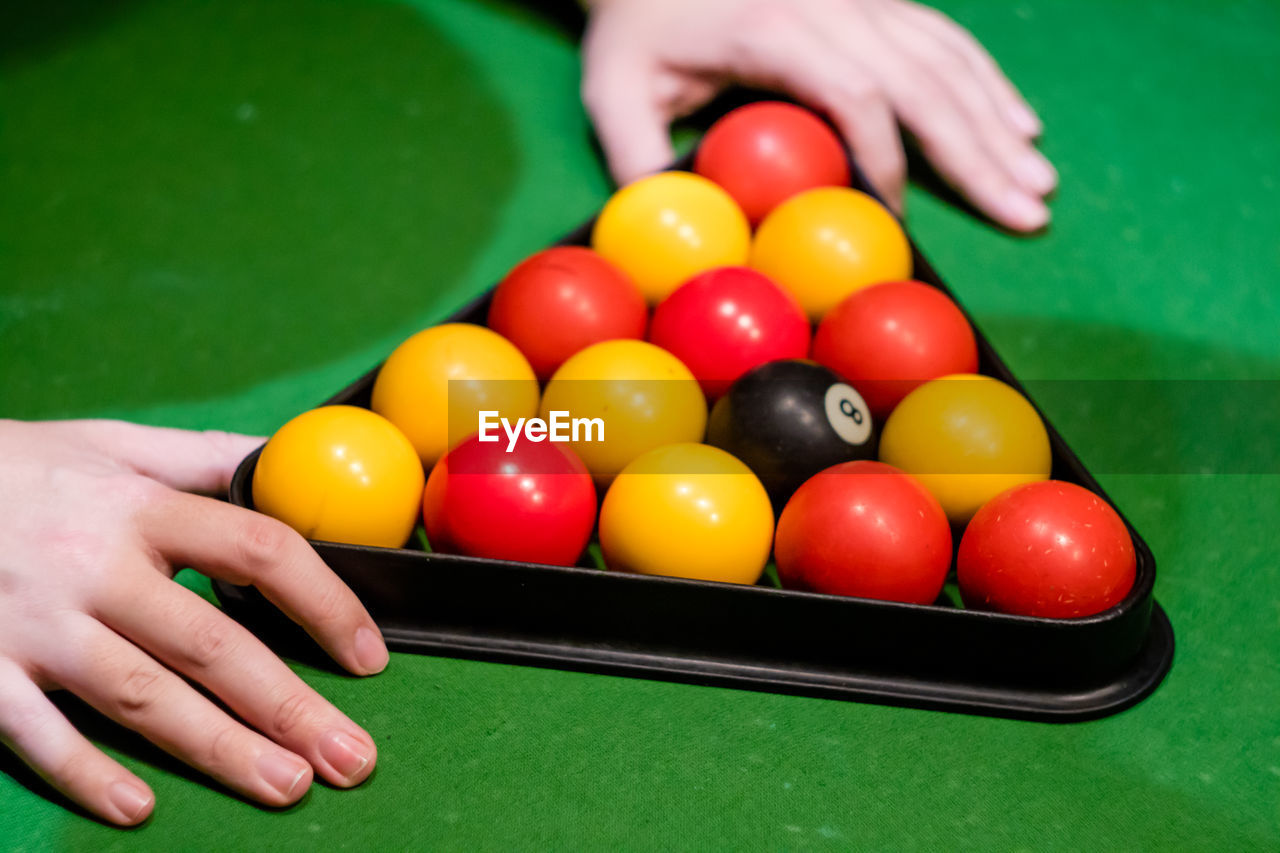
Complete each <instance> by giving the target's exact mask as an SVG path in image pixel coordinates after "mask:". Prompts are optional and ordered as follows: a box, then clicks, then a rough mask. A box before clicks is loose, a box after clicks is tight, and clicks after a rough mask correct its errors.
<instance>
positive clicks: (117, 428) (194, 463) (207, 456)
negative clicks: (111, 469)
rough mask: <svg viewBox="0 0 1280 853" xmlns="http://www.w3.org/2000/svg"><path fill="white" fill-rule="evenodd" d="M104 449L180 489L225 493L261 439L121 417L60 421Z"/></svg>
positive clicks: (133, 467) (105, 451) (131, 466)
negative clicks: (242, 463)
mask: <svg viewBox="0 0 1280 853" xmlns="http://www.w3.org/2000/svg"><path fill="white" fill-rule="evenodd" d="M59 428H67V429H74V430H77V431H78V432H79V434H80V435H81V436H82V437H83V438H84V439H85V440H86V441H87V442H89V443H90V444H92V445H93V446H95V447H97V448H98V449H99V450H101V451H102V452H104V453H106V454H108V455H109V456H112V457H114V458H116V459H119V460H120V461H121V462H123V463H124V464H126V465H128V466H129V467H130V468H132V469H133V470H134V471H136V472H137V473H139V474H141V475H143V476H144V477H150V478H151V479H153V480H159V481H160V482H161V483H164V484H165V485H167V486H170V487H172V488H175V489H180V490H182V491H184V492H201V493H203V494H209V495H216V494H223V493H225V492H226V490H227V487H228V486H229V485H230V484H231V476H232V475H233V474H234V473H235V471H236V467H237V466H239V464H240V463H241V461H243V460H244V458H245V457H246V456H248V455H249V454H250V453H252V452H253V451H254V450H256V449H257V448H259V447H261V446H262V443H263V439H261V438H255V437H253V436H248V435H239V434H237V433H230V432H218V431H216V430H208V431H205V432H191V431H189V430H184V429H170V428H168V427H151V426H143V425H141V424H132V423H127V422H125V421H107V420H97V421H76V422H64V423H63V424H60V425H59Z"/></svg>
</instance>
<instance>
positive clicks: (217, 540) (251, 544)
mask: <svg viewBox="0 0 1280 853" xmlns="http://www.w3.org/2000/svg"><path fill="white" fill-rule="evenodd" d="M138 525H139V530H140V532H141V534H142V537H143V539H144V540H145V541H146V542H147V543H148V544H149V545H150V546H151V547H152V548H153V549H155V550H156V551H157V552H158V553H159V554H160V556H162V557H164V558H165V559H167V560H169V561H170V562H171V563H173V564H175V565H185V566H194V567H196V568H198V569H200V570H201V571H203V572H204V573H205V574H208V575H210V576H212V577H216V578H221V579H223V580H225V581H227V582H228V583H233V584H237V585H240V586H249V585H252V586H255V587H257V588H258V589H259V590H260V591H261V592H262V594H263V595H265V596H266V597H267V599H268V600H270V601H271V603H272V604H274V605H275V606H276V607H278V608H280V609H281V610H282V611H284V613H285V614H286V615H287V616H288V617H289V618H290V619H292V620H293V621H294V622H297V623H298V624H299V625H301V626H302V627H303V628H304V629H306V631H307V633H308V634H310V635H311V636H312V638H313V639H315V641H316V642H317V643H319V644H320V646H321V647H322V648H323V649H324V650H325V651H327V652H328V653H329V655H330V656H331V657H333V659H334V660H336V661H337V662H338V663H340V664H342V665H343V666H344V667H346V668H347V669H348V670H350V671H351V672H353V673H356V674H357V675H372V674H373V673H375V672H381V671H382V670H383V669H384V668H386V665H387V647H386V644H385V643H383V641H382V633H381V632H380V631H379V630H378V626H377V625H376V624H374V621H373V619H372V618H370V616H369V613H368V611H366V610H365V609H364V605H362V604H361V603H360V600H359V599H358V598H356V596H355V593H353V592H352V591H351V590H350V589H349V588H348V587H347V585H346V584H344V583H343V582H342V581H341V580H340V579H339V578H338V576H337V575H335V574H334V573H333V572H332V571H331V570H330V569H329V567H328V566H326V565H325V564H324V561H323V560H321V559H320V557H319V555H317V554H316V552H315V550H314V549H312V547H311V546H310V545H308V544H307V541H306V540H305V539H303V538H302V537H301V536H300V535H298V533H296V532H295V531H294V530H292V529H291V528H290V527H288V526H287V525H285V524H283V523H281V522H279V521H276V520H275V519H273V518H268V517H267V516H265V515H261V514H259V513H256V512H253V511H251V510H247V509H243V508H241V507H236V506H231V505H230V504H224V503H222V502H220V501H215V500H210V499H209V498H202V497H198V496H195V495H187V494H182V493H180V492H173V493H171V494H170V495H169V499H167V500H161V501H154V502H152V503H151V504H149V505H147V506H146V507H144V508H143V509H142V510H141V511H140V515H139V517H138Z"/></svg>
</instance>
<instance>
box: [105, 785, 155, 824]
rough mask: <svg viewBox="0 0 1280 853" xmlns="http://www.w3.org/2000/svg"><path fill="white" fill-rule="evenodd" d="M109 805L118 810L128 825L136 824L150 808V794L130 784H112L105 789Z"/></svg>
mask: <svg viewBox="0 0 1280 853" xmlns="http://www.w3.org/2000/svg"><path fill="white" fill-rule="evenodd" d="M107 796H108V798H110V800H111V805H113V806H115V807H116V809H117V810H119V812H120V815H121V817H123V818H124V819H125V820H126V821H128V822H129V823H137V822H138V820H139V819H140V818H141V817H142V814H143V812H145V811H146V810H147V809H148V808H150V806H151V801H152V799H153V797H152V796H151V792H150V791H147V790H145V789H143V788H140V787H138V786H137V785H135V784H133V783H132V782H113V783H111V787H110V788H108V789H107Z"/></svg>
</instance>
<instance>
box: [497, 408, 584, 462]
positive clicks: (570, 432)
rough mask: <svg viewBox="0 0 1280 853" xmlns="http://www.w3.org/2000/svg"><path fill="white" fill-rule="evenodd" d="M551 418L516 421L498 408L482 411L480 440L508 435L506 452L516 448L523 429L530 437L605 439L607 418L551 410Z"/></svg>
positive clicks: (560, 439) (535, 439)
mask: <svg viewBox="0 0 1280 853" xmlns="http://www.w3.org/2000/svg"><path fill="white" fill-rule="evenodd" d="M549 414H550V418H548V419H547V420H545V421H544V420H543V419H542V418H518V419H517V420H516V422H515V423H514V424H512V423H511V421H509V420H507V419H506V418H504V417H501V416H500V415H499V413H498V412H497V411H491V410H486V411H482V412H480V440H481V441H501V440H502V436H501V435H500V434H499V432H498V429H499V428H501V429H502V432H504V433H506V436H507V453H510V452H511V451H513V450H515V448H516V442H517V441H519V440H520V434H521V433H522V432H523V433H524V437H525V439H526V440H527V441H548V440H549V441H604V420H603V419H601V418H571V417H569V413H568V412H559V411H555V412H550V413H549Z"/></svg>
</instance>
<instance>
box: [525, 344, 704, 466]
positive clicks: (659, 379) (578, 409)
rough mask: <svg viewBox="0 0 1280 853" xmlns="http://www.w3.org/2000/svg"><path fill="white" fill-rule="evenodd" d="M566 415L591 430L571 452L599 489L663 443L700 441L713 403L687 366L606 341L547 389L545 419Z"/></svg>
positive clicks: (657, 352) (576, 358) (576, 359)
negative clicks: (579, 420) (582, 421)
mask: <svg viewBox="0 0 1280 853" xmlns="http://www.w3.org/2000/svg"><path fill="white" fill-rule="evenodd" d="M557 411H560V412H567V413H568V417H569V418H571V419H575V420H577V419H581V420H584V421H587V422H590V421H599V428H598V429H597V428H596V427H595V426H592V425H590V424H587V426H586V428H584V429H583V430H582V431H581V432H580V433H579V437H578V440H573V441H570V442H569V446H570V447H571V448H572V449H573V451H574V452H575V453H577V454H578V456H579V457H580V458H581V459H582V461H583V462H584V463H585V464H586V466H587V470H589V471H590V472H591V474H592V476H594V477H595V478H596V482H597V483H599V484H600V485H606V484H608V483H609V481H610V480H612V479H613V476H614V475H615V474H617V473H618V472H619V471H621V470H622V469H623V467H624V466H625V465H626V464H627V463H629V462H630V461H631V460H633V459H635V458H636V457H637V456H639V455H640V454H642V453H644V452H645V451H648V450H652V449H653V448H655V447H661V446H662V445H664V444H676V443H680V442H689V441H702V439H703V436H704V435H705V432H706V428H707V399H706V397H704V396H703V395H702V389H701V388H699V387H698V382H697V380H696V379H694V378H693V374H692V373H690V372H689V368H687V367H685V366H684V364H683V363H681V361H680V359H678V358H676V357H675V356H674V355H672V354H671V353H669V352H667V351H666V350H664V349H662V348H660V347H657V346H654V345H653V344H651V343H648V342H646V341H630V340H619V341H604V342H603V343H598V344H593V345H591V346H589V347H587V348H586V349H584V350H582V351H581V352H579V353H576V354H575V355H573V356H571V357H570V358H569V359H568V360H567V361H565V363H564V364H562V365H560V369H559V370H557V371H556V372H555V375H554V376H552V377H551V381H550V382H548V383H547V388H546V392H545V393H544V394H543V397H542V417H543V418H544V419H549V418H550V417H551V413H552V412H557Z"/></svg>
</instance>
